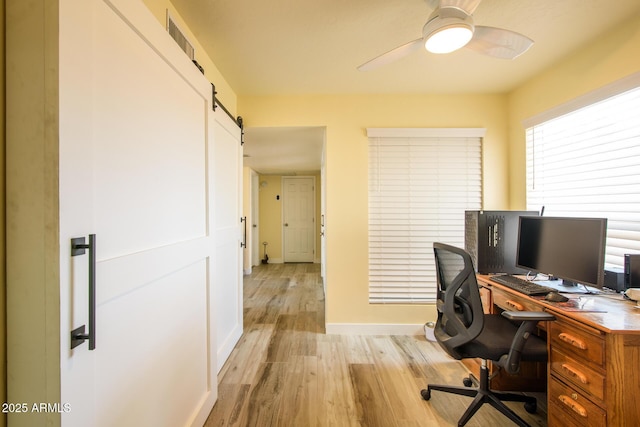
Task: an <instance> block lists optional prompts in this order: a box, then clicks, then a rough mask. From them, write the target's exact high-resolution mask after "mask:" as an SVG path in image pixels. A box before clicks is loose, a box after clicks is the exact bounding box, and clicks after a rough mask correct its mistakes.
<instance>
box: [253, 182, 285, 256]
mask: <svg viewBox="0 0 640 427" xmlns="http://www.w3.org/2000/svg"><path fill="white" fill-rule="evenodd" d="M258 182H259V185H260V187H259V191H258V197H259V200H260V201H259V206H260V218H259V221H260V222H259V224H260V239H259V240H260V259H263V258H264V246H263V243H264V242H267V243H268V245H267V254H268V255H269V259H270V262H273V261H274V258H275V259H278V258H279V259H280V260H282V177H281V176H279V175H259V176H258ZM278 195H279V196H280V200H277V199H276V196H278Z"/></svg>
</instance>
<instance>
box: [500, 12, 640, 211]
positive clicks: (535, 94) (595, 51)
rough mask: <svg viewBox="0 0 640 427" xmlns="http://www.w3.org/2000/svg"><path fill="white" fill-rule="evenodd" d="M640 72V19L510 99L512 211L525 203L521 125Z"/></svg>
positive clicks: (521, 89) (565, 60) (627, 23)
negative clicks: (531, 118) (530, 118)
mask: <svg viewBox="0 0 640 427" xmlns="http://www.w3.org/2000/svg"><path fill="white" fill-rule="evenodd" d="M639 71H640V15H637V16H635V17H633V18H631V19H629V20H628V21H627V22H626V23H625V24H623V25H619V26H617V27H616V28H615V29H614V30H613V31H611V32H609V33H607V34H606V35H605V36H604V37H601V38H600V39H598V40H596V41H593V42H591V43H588V44H587V45H586V46H585V47H584V48H582V49H579V50H577V51H576V52H575V53H573V54H572V55H569V56H567V57H566V58H565V59H564V60H562V61H560V62H559V63H557V64H555V65H554V66H553V67H551V68H550V69H548V70H546V71H545V72H543V73H540V74H539V75H537V76H536V77H534V78H533V79H531V80H530V81H528V82H527V83H525V84H524V85H522V86H521V87H519V88H518V89H517V90H514V91H513V92H512V93H511V94H510V95H509V99H508V100H509V140H510V156H509V164H510V165H511V172H510V181H511V182H512V185H511V189H510V193H509V198H510V201H511V203H510V208H512V209H523V208H524V207H525V204H526V199H525V197H526V193H525V191H526V190H525V188H526V181H525V174H524V167H525V134H524V131H525V129H524V127H523V125H522V121H523V120H524V119H527V118H529V117H533V116H535V115H537V114H540V113H542V112H544V111H546V110H549V109H551V108H553V107H555V106H558V105H561V104H563V103H566V102H568V101H570V100H572V99H574V98H577V97H578V96H581V95H584V94H586V93H588V92H591V91H593V90H595V89H597V88H600V87H602V86H605V85H607V84H609V83H612V82H614V81H616V80H619V79H621V78H623V77H625V76H628V75H630V74H633V73H636V72H639Z"/></svg>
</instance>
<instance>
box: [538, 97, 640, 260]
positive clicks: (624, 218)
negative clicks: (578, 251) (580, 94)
mask: <svg viewBox="0 0 640 427" xmlns="http://www.w3.org/2000/svg"><path fill="white" fill-rule="evenodd" d="M609 95H610V94H609ZM638 112H640V88H635V89H632V90H627V91H624V92H622V93H618V94H614V96H609V97H607V98H606V99H604V100H600V101H598V102H595V103H591V104H590V105H587V106H584V107H581V108H579V109H576V110H574V111H572V112H569V113H566V114H563V115H560V116H558V117H554V118H550V119H547V120H544V121H542V122H541V123H538V124H535V125H532V126H530V127H528V128H527V131H526V132H527V134H526V135H527V136H526V139H527V163H526V165H527V209H531V210H540V209H541V207H542V206H544V207H545V211H544V212H545V215H549V216H583V217H605V218H607V219H608V230H607V250H606V258H605V263H606V264H609V265H615V266H622V265H623V257H624V254H625V253H640V121H639V120H638Z"/></svg>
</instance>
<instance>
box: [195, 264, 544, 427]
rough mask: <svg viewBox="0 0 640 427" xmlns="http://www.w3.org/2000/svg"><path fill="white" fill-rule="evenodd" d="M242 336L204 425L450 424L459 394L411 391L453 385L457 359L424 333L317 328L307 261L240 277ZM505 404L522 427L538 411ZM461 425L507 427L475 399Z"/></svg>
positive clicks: (315, 272) (314, 272)
mask: <svg viewBox="0 0 640 427" xmlns="http://www.w3.org/2000/svg"><path fill="white" fill-rule="evenodd" d="M244 330H245V332H244V335H243V336H242V338H241V339H240V342H239V343H238V345H237V346H236V348H235V349H234V350H233V352H232V354H231V356H230V357H229V360H228V361H227V363H226V364H225V366H224V367H223V369H222V371H221V372H220V375H219V386H218V391H219V397H218V401H217V403H216V405H215V407H214V408H213V410H212V412H211V414H210V415H209V418H208V420H207V421H206V423H205V426H206V427H213V426H259V427H263V426H264V427H266V426H295V427H307V426H311V427H313V426H381V427H393V426H402V427H404V426H456V425H457V420H458V418H459V417H460V416H461V415H462V413H463V412H464V411H465V409H466V407H467V406H468V405H469V404H470V403H471V399H470V398H467V397H460V396H452V395H449V394H444V393H439V392H435V391H434V392H433V393H432V397H431V400H430V401H429V402H426V401H424V400H422V399H421V397H420V390H421V389H422V388H424V387H425V386H426V385H427V384H428V383H429V382H432V383H438V384H440V383H442V384H462V378H463V377H464V376H466V375H467V371H466V370H465V368H464V366H463V365H462V364H461V363H460V362H458V361H456V360H453V359H451V358H449V357H448V356H447V355H446V353H444V351H442V350H441V349H440V348H439V347H438V345H437V344H435V343H431V342H429V341H427V340H426V339H425V338H424V336H416V337H412V336H342V335H326V334H325V332H324V295H323V290H322V282H321V279H320V270H319V265H317V264H267V265H260V266H258V267H256V268H254V271H253V273H252V274H251V275H250V276H246V277H245V279H244ZM511 407H512V408H513V409H514V410H515V411H516V412H517V413H518V414H519V415H521V416H523V417H524V418H525V419H526V420H527V422H528V423H529V424H531V425H532V426H546V416H545V414H544V413H540V414H536V415H530V414H528V413H526V412H525V410H524V409H523V408H522V405H521V404H515V403H514V404H513V405H511ZM467 425H468V426H480V427H484V426H489V425H491V426H512V425H513V424H512V423H511V422H510V421H509V420H507V419H506V418H505V417H504V416H502V415H501V414H500V413H498V412H497V411H496V410H495V409H493V408H491V407H490V406H488V405H484V406H483V407H482V408H481V409H480V410H479V411H478V412H477V413H476V415H475V416H474V417H473V418H472V419H471V421H470V422H469V423H468V424H467Z"/></svg>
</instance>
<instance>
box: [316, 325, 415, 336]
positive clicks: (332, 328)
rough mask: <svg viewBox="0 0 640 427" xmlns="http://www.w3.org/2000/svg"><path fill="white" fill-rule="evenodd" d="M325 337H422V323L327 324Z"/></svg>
mask: <svg viewBox="0 0 640 427" xmlns="http://www.w3.org/2000/svg"><path fill="white" fill-rule="evenodd" d="M326 330H327V335H424V323H421V324H419V325H413V324H379V323H327V324H326Z"/></svg>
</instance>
